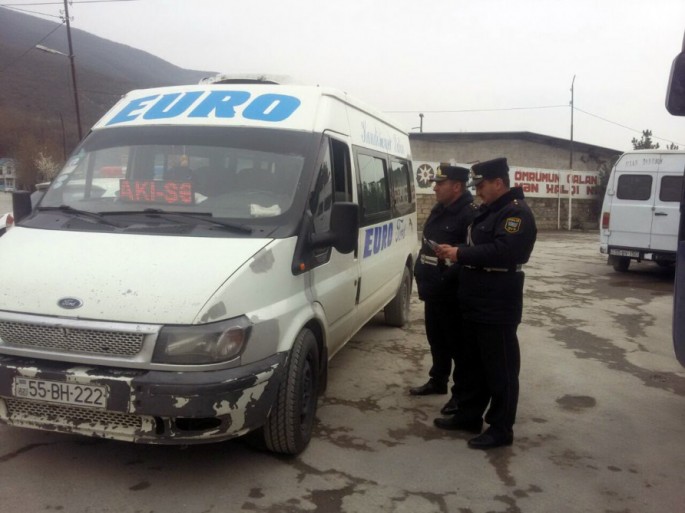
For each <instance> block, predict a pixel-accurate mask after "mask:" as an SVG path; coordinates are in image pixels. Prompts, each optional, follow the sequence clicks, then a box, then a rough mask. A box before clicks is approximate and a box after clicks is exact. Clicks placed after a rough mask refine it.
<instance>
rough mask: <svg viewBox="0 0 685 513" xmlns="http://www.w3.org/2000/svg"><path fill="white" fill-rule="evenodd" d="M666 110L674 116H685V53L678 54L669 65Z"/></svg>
mask: <svg viewBox="0 0 685 513" xmlns="http://www.w3.org/2000/svg"><path fill="white" fill-rule="evenodd" d="M666 110H668V112H670V113H671V114H673V115H674V116H685V52H681V53H679V54H678V55H677V56H676V58H675V59H673V64H672V65H671V76H670V77H669V79H668V89H667V91H666Z"/></svg>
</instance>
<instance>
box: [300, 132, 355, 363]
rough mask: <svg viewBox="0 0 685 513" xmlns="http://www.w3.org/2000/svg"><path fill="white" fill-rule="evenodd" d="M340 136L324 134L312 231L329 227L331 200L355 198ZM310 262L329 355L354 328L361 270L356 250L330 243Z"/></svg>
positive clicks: (312, 197)
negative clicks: (332, 245) (347, 251)
mask: <svg viewBox="0 0 685 513" xmlns="http://www.w3.org/2000/svg"><path fill="white" fill-rule="evenodd" d="M342 139H343V138H342V137H341V136H340V137H339V136H336V137H335V138H334V137H331V136H328V135H324V138H323V142H322V146H321V151H320V154H319V160H318V175H317V177H316V179H315V184H314V190H313V191H312V192H311V193H310V199H309V209H310V210H311V213H312V220H313V229H314V232H315V233H325V232H326V231H328V229H329V228H330V216H331V207H332V204H333V203H334V202H340V201H346V202H354V201H356V198H355V197H354V191H353V185H352V184H353V182H352V169H351V160H350V150H349V145H348V144H347V142H346V141H344V140H342ZM313 262H314V265H313V267H312V269H311V271H310V276H311V290H312V292H313V294H314V299H315V301H317V302H318V303H319V304H320V305H321V307H322V308H323V310H324V313H325V315H326V321H327V324H328V339H327V344H328V352H329V356H332V355H333V354H335V352H336V351H337V350H338V349H340V347H342V345H343V344H344V343H345V342H346V341H347V340H348V338H349V337H350V336H352V333H353V332H354V331H355V324H356V315H355V314H356V298H357V289H358V286H359V273H360V270H359V261H358V258H357V251H353V252H352V253H348V254H342V253H340V252H338V251H337V250H336V249H335V248H333V247H330V246H328V247H325V248H320V249H315V250H314V258H313Z"/></svg>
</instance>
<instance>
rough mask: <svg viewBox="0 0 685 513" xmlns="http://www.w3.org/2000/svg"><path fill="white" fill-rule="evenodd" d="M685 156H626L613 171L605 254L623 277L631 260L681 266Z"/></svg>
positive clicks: (604, 222) (603, 232) (603, 229)
mask: <svg viewBox="0 0 685 513" xmlns="http://www.w3.org/2000/svg"><path fill="white" fill-rule="evenodd" d="M684 170H685V151H678V150H663V151H660V150H637V151H631V152H628V153H624V154H623V155H622V156H621V157H620V158H619V160H618V161H617V162H616V165H615V166H614V168H613V169H612V170H611V175H610V177H609V183H608V184H607V190H606V194H605V196H604V203H603V205H602V218H601V222H600V251H601V252H602V253H603V254H607V255H609V263H610V264H612V265H613V267H614V269H615V270H617V271H620V272H625V271H627V270H628V267H629V265H630V261H631V260H636V261H638V262H640V261H642V260H651V261H654V262H656V263H657V264H659V265H662V266H670V265H673V263H674V262H675V257H676V246H677V235H678V222H679V220H680V211H679V208H680V193H681V189H682V187H683V171H684Z"/></svg>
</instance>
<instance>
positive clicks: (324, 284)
mask: <svg viewBox="0 0 685 513" xmlns="http://www.w3.org/2000/svg"><path fill="white" fill-rule="evenodd" d="M413 184H414V182H413V175H412V168H411V155H410V149H409V141H408V137H407V135H406V133H405V132H403V130H402V129H401V128H400V127H399V126H398V125H396V124H394V123H393V122H392V121H391V120H389V119H386V117H385V116H383V115H382V114H381V113H379V112H377V111H375V110H373V109H371V108H369V107H367V106H366V105H364V104H363V103H361V102H359V101H357V100H354V99H352V98H350V97H349V96H348V95H347V94H345V93H343V92H340V91H337V90H333V89H328V88H322V87H306V86H285V85H278V84H274V83H259V82H258V81H251V83H235V82H234V83H215V84H206V83H205V84H201V85H196V86H183V87H171V88H160V89H153V90H139V91H133V92H131V93H129V94H128V95H126V96H125V97H124V98H123V99H122V100H121V101H120V102H119V103H117V104H116V105H115V106H114V107H113V108H112V109H111V110H110V111H109V112H108V113H107V114H106V115H105V116H104V117H103V118H102V119H101V120H100V121H99V122H98V123H97V124H96V125H95V126H94V127H93V129H92V130H91V132H90V133H89V134H88V135H87V137H85V138H84V140H83V141H82V143H81V144H80V145H79V146H78V147H77V149H76V150H75V152H74V153H73V155H72V156H71V157H70V158H69V160H68V162H67V163H66V165H65V167H64V169H63V170H62V171H61V172H60V174H59V175H58V176H57V177H56V178H55V180H53V182H52V184H51V185H50V187H49V189H48V190H47V191H46V192H45V194H44V196H43V197H42V199H40V200H39V201H38V203H37V205H34V206H33V207H31V203H30V201H26V198H25V197H24V196H22V195H21V194H19V193H15V194H16V197H15V218H16V222H15V227H14V228H13V229H12V230H9V231H8V232H7V233H6V234H5V235H3V236H2V237H1V238H0V254H2V255H3V261H4V262H6V263H9V262H11V264H6V265H3V266H0V421H1V422H3V423H5V424H9V425H12V426H18V427H25V428H35V429H43V430H50V431H61V432H67V433H77V434H81V435H87V436H95V437H104V438H112V439H118V440H126V441H132V442H147V443H161V444H172V443H182V444H189V443H198V442H208V441H217V440H224V439H229V438H233V437H237V436H240V435H243V434H246V433H248V432H256V434H257V437H258V438H261V439H262V440H263V443H264V444H265V445H266V447H267V448H268V449H270V450H272V451H275V452H279V453H286V454H296V453H299V452H300V451H302V450H303V449H304V448H305V447H306V445H307V443H308V442H309V440H310V436H311V432H312V423H313V420H314V416H315V412H316V405H317V396H318V394H319V393H320V392H321V391H322V390H323V388H324V386H325V381H326V375H327V372H326V370H327V362H328V360H329V359H330V358H331V357H332V356H333V355H334V354H335V353H336V352H337V351H339V350H340V349H341V348H342V347H343V345H344V344H345V343H346V342H347V341H348V340H349V339H350V338H351V337H352V336H353V335H354V334H355V333H356V332H357V331H358V330H359V329H360V328H361V327H362V326H363V325H364V324H365V323H366V322H367V321H368V320H370V319H371V318H372V317H374V316H376V314H378V313H379V312H381V311H384V315H385V320H386V322H387V323H388V324H389V325H391V326H402V325H404V324H405V323H406V321H407V316H408V311H409V296H410V293H411V287H412V280H411V269H412V268H413V265H414V260H415V255H416V249H417V232H416V203H415V197H414V185H413Z"/></svg>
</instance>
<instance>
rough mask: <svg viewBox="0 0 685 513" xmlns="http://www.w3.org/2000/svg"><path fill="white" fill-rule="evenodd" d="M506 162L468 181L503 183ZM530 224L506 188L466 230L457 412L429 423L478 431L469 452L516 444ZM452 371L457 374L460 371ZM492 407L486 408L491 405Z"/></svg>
mask: <svg viewBox="0 0 685 513" xmlns="http://www.w3.org/2000/svg"><path fill="white" fill-rule="evenodd" d="M508 173H509V166H508V165H507V161H506V159H504V158H500V159H494V160H490V161H487V162H482V163H480V164H476V165H474V166H473V167H472V178H473V182H475V183H476V184H477V183H480V181H482V180H490V179H495V178H505V177H506V176H508ZM536 236H537V228H536V225H535V218H534V216H533V213H532V212H531V210H530V208H529V207H528V205H526V203H525V201H524V200H523V191H522V190H521V188H519V187H514V188H511V189H509V190H508V191H507V192H506V193H504V194H503V195H502V196H500V197H499V198H498V199H496V200H495V201H493V202H492V203H490V204H489V205H485V204H484V205H482V206H481V208H480V212H479V214H478V216H477V217H476V218H475V219H474V221H473V223H472V225H471V226H470V228H469V237H468V246H465V247H464V246H460V247H459V250H458V252H457V261H458V262H459V263H460V264H461V265H460V273H459V289H458V296H459V308H460V310H461V313H462V316H463V319H464V323H463V326H462V330H463V336H464V338H466V339H467V340H468V341H469V343H466V344H463V345H462V346H460V349H461V351H462V352H460V353H459V354H458V355H457V358H456V359H455V362H457V361H458V362H460V364H459V365H460V367H459V369H457V370H458V371H459V372H460V373H461V376H462V378H461V379H462V381H461V385H462V386H461V388H460V390H459V398H458V401H457V403H458V406H457V414H455V415H454V417H453V418H452V419H448V420H440V419H436V420H435V421H434V422H435V423H436V425H437V426H438V427H444V428H446V429H460V428H466V429H467V430H470V431H472V432H474V433H479V432H480V429H481V425H482V421H483V413H485V410H486V408H487V413H486V414H485V421H486V422H487V423H488V424H490V427H489V428H488V429H487V430H486V431H485V432H484V433H482V434H480V435H479V436H477V437H475V438H473V439H471V440H469V447H472V448H476V449H489V448H491V447H498V446H501V445H510V444H511V443H512V442H513V425H514V422H515V419H516V410H517V404H518V395H519V381H518V375H519V371H520V365H521V357H520V350H519V342H518V337H517V334H516V331H517V327H518V324H519V323H520V322H521V313H522V309H523V278H524V276H523V272H522V271H521V265H522V264H524V263H526V262H527V261H528V258H529V257H530V254H531V252H532V250H533V245H534V244H535V238H536ZM457 370H455V372H457ZM488 405H489V407H488Z"/></svg>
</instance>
